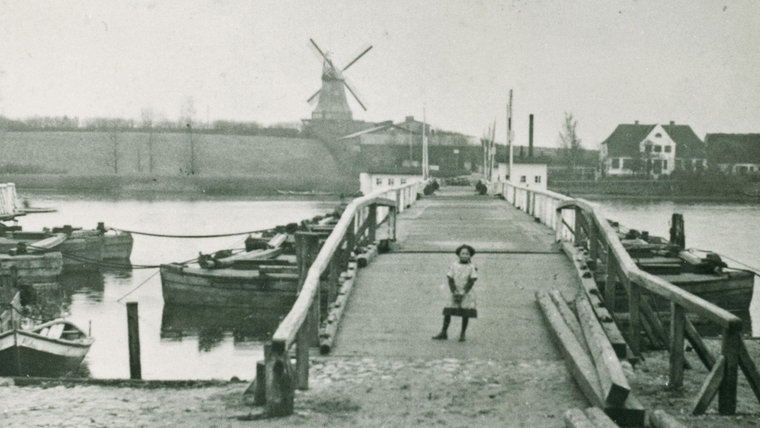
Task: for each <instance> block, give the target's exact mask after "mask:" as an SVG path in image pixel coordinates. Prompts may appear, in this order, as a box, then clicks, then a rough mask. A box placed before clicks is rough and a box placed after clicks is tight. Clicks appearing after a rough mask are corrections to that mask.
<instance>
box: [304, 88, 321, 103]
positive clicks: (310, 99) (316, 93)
mask: <svg viewBox="0 0 760 428" xmlns="http://www.w3.org/2000/svg"><path fill="white" fill-rule="evenodd" d="M320 91H322V89H317V92H314V95H312V96H310V97H309V99H308V100H306V102H307V103H309V104H311V102H312V101H313V100H314V99H315V98H317V96H318V95H319V92H320Z"/></svg>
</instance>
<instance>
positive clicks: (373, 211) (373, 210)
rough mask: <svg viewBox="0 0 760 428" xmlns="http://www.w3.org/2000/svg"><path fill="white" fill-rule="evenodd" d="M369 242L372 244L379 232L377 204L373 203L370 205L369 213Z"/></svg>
mask: <svg viewBox="0 0 760 428" xmlns="http://www.w3.org/2000/svg"><path fill="white" fill-rule="evenodd" d="M367 225H368V227H367V242H368V243H369V244H372V243H374V242H375V237H376V232H377V205H375V204H372V205H370V206H369V212H368V213H367Z"/></svg>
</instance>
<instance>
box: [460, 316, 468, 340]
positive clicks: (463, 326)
mask: <svg viewBox="0 0 760 428" xmlns="http://www.w3.org/2000/svg"><path fill="white" fill-rule="evenodd" d="M469 323H470V317H462V333H461V335H462V336H464V332H465V331H466V330H467V324H469Z"/></svg>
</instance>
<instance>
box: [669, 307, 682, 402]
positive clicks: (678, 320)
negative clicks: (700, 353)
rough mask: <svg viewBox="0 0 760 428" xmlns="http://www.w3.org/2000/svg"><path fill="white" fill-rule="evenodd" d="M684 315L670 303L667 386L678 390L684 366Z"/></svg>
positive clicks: (680, 309) (680, 308) (680, 385)
mask: <svg viewBox="0 0 760 428" xmlns="http://www.w3.org/2000/svg"><path fill="white" fill-rule="evenodd" d="M685 319H686V317H685V315H684V311H683V308H682V307H681V306H678V304H676V303H674V302H671V303H670V358H669V362H670V378H669V381H668V386H669V387H670V388H680V387H682V386H683V366H684V361H685V357H684V353H683V341H684V323H685Z"/></svg>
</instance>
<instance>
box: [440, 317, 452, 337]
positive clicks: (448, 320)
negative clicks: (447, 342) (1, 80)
mask: <svg viewBox="0 0 760 428" xmlns="http://www.w3.org/2000/svg"><path fill="white" fill-rule="evenodd" d="M449 324H451V315H444V316H443V329H442V330H441V331H442V332H443V333H446V331H448V329H449Z"/></svg>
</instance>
